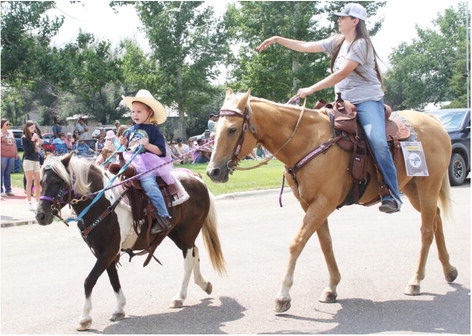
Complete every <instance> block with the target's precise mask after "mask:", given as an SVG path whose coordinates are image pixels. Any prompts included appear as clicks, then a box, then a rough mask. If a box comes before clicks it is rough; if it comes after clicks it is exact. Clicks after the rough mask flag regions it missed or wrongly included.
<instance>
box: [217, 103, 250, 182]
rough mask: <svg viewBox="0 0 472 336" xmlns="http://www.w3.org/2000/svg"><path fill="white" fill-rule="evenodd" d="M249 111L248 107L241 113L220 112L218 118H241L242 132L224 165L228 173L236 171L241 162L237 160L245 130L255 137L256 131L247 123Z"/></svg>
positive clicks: (226, 110) (233, 111)
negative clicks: (231, 154)
mask: <svg viewBox="0 0 472 336" xmlns="http://www.w3.org/2000/svg"><path fill="white" fill-rule="evenodd" d="M248 105H249V104H248ZM249 109H250V107H249V108H248V106H246V107H245V108H244V111H243V112H242V113H241V111H236V110H229V109H222V110H220V116H222V117H225V116H229V117H240V118H243V124H242V130H241V133H240V134H239V138H238V141H237V142H236V145H235V146H234V150H233V156H232V157H231V159H230V160H229V161H228V162H227V163H226V167H227V168H228V169H229V170H230V173H232V172H233V171H234V170H235V169H236V167H237V165H238V164H239V161H240V160H241V159H240V158H238V156H239V153H241V149H242V147H243V143H244V136H245V135H246V132H247V130H248V129H250V130H251V133H252V134H253V135H254V137H255V136H256V130H255V128H254V126H253V125H251V124H250V123H249V119H250V117H249ZM256 140H257V137H256Z"/></svg>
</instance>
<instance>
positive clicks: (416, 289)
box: [405, 285, 420, 295]
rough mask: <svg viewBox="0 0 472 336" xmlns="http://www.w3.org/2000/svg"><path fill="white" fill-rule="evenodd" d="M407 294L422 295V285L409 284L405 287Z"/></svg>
mask: <svg viewBox="0 0 472 336" xmlns="http://www.w3.org/2000/svg"><path fill="white" fill-rule="evenodd" d="M405 294H406V295H420V285H408V286H406V288H405Z"/></svg>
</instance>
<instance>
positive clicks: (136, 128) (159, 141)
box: [120, 90, 174, 234]
mask: <svg viewBox="0 0 472 336" xmlns="http://www.w3.org/2000/svg"><path fill="white" fill-rule="evenodd" d="M123 100H124V101H125V102H126V103H127V104H128V107H129V108H130V109H131V119H132V120H133V123H134V125H133V126H132V127H131V128H129V129H128V130H126V131H125V133H124V134H123V136H121V137H120V143H121V144H122V145H123V146H125V148H126V150H125V152H124V153H123V157H124V159H125V160H126V161H129V160H131V158H132V157H133V156H134V154H136V153H138V154H137V155H136V156H135V158H134V159H133V161H132V163H131V165H133V166H134V167H135V168H136V172H137V173H138V174H139V173H144V172H148V171H149V173H147V174H144V175H143V177H141V178H140V182H141V186H142V188H143V189H144V191H145V193H146V195H147V196H148V197H149V198H150V200H151V202H152V204H153V205H154V207H155V208H156V210H157V213H158V216H156V217H157V223H156V224H154V226H153V227H152V229H151V233H154V234H158V233H159V234H160V233H167V232H168V230H169V229H170V227H171V224H170V221H169V219H170V218H171V217H170V215H169V211H168V210H167V206H166V204H165V201H164V197H163V196H162V193H161V191H160V190H159V186H158V185H157V182H156V176H157V175H159V176H161V177H162V178H163V180H164V181H165V182H166V183H168V184H172V183H174V179H173V177H172V175H171V174H170V171H171V170H172V168H173V165H172V164H165V165H163V164H164V163H166V162H170V161H171V160H170V151H168V150H166V141H165V139H164V136H163V135H162V133H161V131H160V130H159V127H158V126H157V125H158V124H162V123H163V122H165V121H166V119H167V114H166V111H165V109H164V107H163V106H162V104H161V103H159V102H158V101H157V100H156V99H154V97H153V96H152V95H151V93H150V92H149V91H147V90H139V91H138V93H137V94H136V97H123ZM161 165H162V167H160V168H158V169H155V168H156V167H157V166H161ZM151 169H152V170H151Z"/></svg>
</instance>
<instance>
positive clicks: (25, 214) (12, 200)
mask: <svg viewBox="0 0 472 336" xmlns="http://www.w3.org/2000/svg"><path fill="white" fill-rule="evenodd" d="M12 191H13V193H14V194H15V196H6V197H3V200H2V201H0V214H1V221H0V223H1V227H2V228H5V227H10V226H17V225H28V224H37V222H36V219H35V213H34V212H33V211H30V210H28V205H27V201H26V194H25V191H24V190H23V189H21V188H13V190H12ZM279 192H280V190H279V189H267V190H254V191H245V192H237V193H231V194H223V195H219V196H215V199H216V200H236V199H238V198H240V197H247V196H252V195H264V194H274V195H275V194H278V193H279ZM287 192H290V189H289V188H285V190H284V194H285V193H287ZM71 211H72V209H69V206H68V205H66V206H65V207H64V208H63V209H62V217H63V218H67V217H69V216H70V215H71Z"/></svg>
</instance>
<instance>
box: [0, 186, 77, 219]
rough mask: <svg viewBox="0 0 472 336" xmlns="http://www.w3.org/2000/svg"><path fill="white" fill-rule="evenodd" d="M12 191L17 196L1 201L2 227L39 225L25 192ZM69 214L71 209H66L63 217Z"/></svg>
mask: <svg viewBox="0 0 472 336" xmlns="http://www.w3.org/2000/svg"><path fill="white" fill-rule="evenodd" d="M12 191H13V193H14V194H15V196H5V197H3V200H2V201H0V215H1V220H0V223H1V227H2V228H4V227H10V226H17V225H27V224H37V222H36V219H35V218H34V217H35V213H34V212H33V211H31V210H28V204H27V201H26V194H25V191H24V190H23V189H21V188H13V190H12ZM69 213H70V210H69V207H68V206H66V207H64V209H63V212H62V215H63V216H68V215H69Z"/></svg>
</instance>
